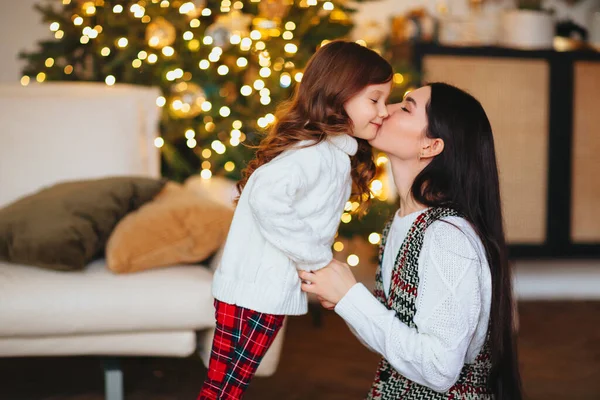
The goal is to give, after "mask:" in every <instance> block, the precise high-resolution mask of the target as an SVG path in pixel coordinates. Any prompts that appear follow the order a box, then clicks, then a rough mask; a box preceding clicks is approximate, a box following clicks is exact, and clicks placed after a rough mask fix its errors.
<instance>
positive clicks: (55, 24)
mask: <svg viewBox="0 0 600 400" xmlns="http://www.w3.org/2000/svg"><path fill="white" fill-rule="evenodd" d="M59 29H60V24H59V23H58V22H53V23H51V24H50V30H51V31H52V32H56V31H57V30H59Z"/></svg>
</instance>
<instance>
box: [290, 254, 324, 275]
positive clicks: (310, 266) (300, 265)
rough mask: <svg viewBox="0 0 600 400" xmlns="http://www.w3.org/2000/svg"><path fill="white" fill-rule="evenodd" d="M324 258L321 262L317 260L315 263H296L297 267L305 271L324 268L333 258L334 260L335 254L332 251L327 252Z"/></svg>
mask: <svg viewBox="0 0 600 400" xmlns="http://www.w3.org/2000/svg"><path fill="white" fill-rule="evenodd" d="M322 260H323V261H319V262H315V263H296V268H297V269H300V270H303V271H310V272H314V271H318V270H320V269H321V268H324V267H326V266H327V265H329V263H330V262H331V260H333V255H332V254H331V253H329V254H326V255H324V256H323V257H322Z"/></svg>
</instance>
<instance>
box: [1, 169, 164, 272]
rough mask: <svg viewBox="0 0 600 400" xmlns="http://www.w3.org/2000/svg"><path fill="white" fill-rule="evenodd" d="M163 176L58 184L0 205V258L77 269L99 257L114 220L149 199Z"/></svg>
mask: <svg viewBox="0 0 600 400" xmlns="http://www.w3.org/2000/svg"><path fill="white" fill-rule="evenodd" d="M164 185H165V181H164V180H159V179H151V178H142V177H112V178H104V179H95V180H85V181H72V182H65V183H60V184H57V185H54V186H51V187H49V188H46V189H43V190H41V191H40V192H37V193H35V194H32V195H30V196H27V197H24V198H22V199H20V200H17V201H16V202H14V203H12V204H9V205H8V206H6V207H5V208H3V209H0V260H3V261H8V262H12V263H18V264H25V265H35V266H38V267H42V268H49V269H54V270H63V271H72V270H79V269H82V268H83V267H84V266H85V265H86V264H88V263H89V262H90V261H92V260H93V259H94V258H96V257H98V256H101V255H102V252H103V251H104V247H105V245H106V242H107V240H108V237H109V236H110V234H111V232H112V230H113V229H114V227H115V226H116V224H117V223H118V222H119V220H121V218H123V217H124V216H125V215H126V214H127V213H129V212H131V211H133V210H135V209H137V208H139V207H140V206H141V205H143V204H144V203H146V202H148V201H150V200H152V199H153V198H154V196H155V195H156V194H158V193H159V192H160V190H161V189H162V188H163V186H164Z"/></svg>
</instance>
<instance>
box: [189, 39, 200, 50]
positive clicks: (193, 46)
mask: <svg viewBox="0 0 600 400" xmlns="http://www.w3.org/2000/svg"><path fill="white" fill-rule="evenodd" d="M188 48H189V49H190V50H191V51H198V49H199V48H200V41H199V40H198V39H193V40H190V42H189V43H188Z"/></svg>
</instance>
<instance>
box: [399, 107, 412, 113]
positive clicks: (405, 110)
mask: <svg viewBox="0 0 600 400" xmlns="http://www.w3.org/2000/svg"><path fill="white" fill-rule="evenodd" d="M400 109H401V110H402V111H404V112H410V111H408V108H406V107H404V106H402V107H400Z"/></svg>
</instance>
